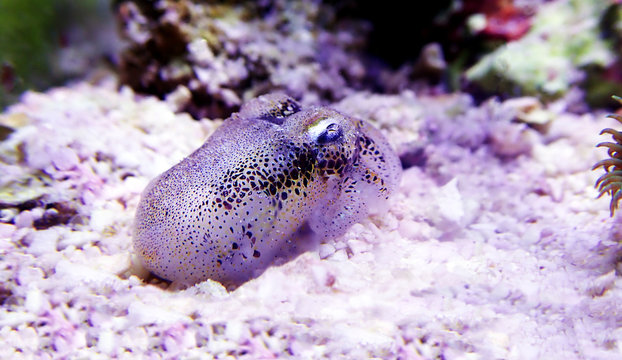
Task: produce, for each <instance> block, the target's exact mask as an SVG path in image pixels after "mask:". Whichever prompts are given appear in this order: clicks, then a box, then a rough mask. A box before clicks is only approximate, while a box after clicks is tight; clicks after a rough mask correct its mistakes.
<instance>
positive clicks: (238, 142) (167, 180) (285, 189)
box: [134, 94, 401, 285]
mask: <svg viewBox="0 0 622 360" xmlns="http://www.w3.org/2000/svg"><path fill="white" fill-rule="evenodd" d="M400 175H401V166H400V163H399V159H398V158H397V156H396V155H395V153H394V152H393V150H392V149H391V148H390V146H389V144H388V143H387V141H386V139H385V138H384V137H383V136H382V134H381V133H380V132H379V131H378V130H376V129H375V128H373V127H372V126H371V125H369V124H368V123H366V122H364V121H361V120H357V119H354V118H351V117H349V116H346V115H343V114H341V113H339V112H337V111H335V110H332V109H330V108H324V107H313V108H310V109H304V110H303V109H301V108H300V106H299V104H297V103H296V102H295V101H294V100H293V99H291V98H289V97H287V96H285V95H281V94H270V95H264V96H261V97H259V98H257V99H254V100H252V101H250V102H249V103H247V104H246V105H245V106H243V107H242V109H241V111H240V112H239V113H237V114H233V115H232V116H231V117H230V118H229V119H227V120H225V122H224V123H223V125H222V126H221V127H220V128H219V129H218V130H217V131H215V132H214V134H213V135H212V136H211V137H210V138H209V139H208V140H207V141H206V142H205V144H203V146H201V147H200V148H199V149H197V150H196V151H195V152H194V153H192V154H191V155H190V156H188V157H187V158H186V159H184V160H183V161H181V162H180V163H179V164H177V165H175V166H173V167H172V168H171V169H169V170H168V171H166V172H165V173H163V174H162V175H160V176H158V177H157V178H156V179H154V180H153V181H151V183H150V184H149V185H148V186H147V188H146V189H145V191H144V192H143V194H142V198H141V201H140V203H139V206H138V210H137V212H136V221H135V229H134V249H135V251H136V253H137V254H138V256H139V257H140V259H141V260H142V262H143V264H144V265H145V266H146V267H147V268H148V269H149V270H150V271H152V272H153V273H155V274H156V275H158V276H160V277H163V278H165V279H168V280H173V281H178V282H182V283H187V284H192V283H196V282H200V281H203V280H206V279H208V278H209V279H213V280H216V281H220V282H222V283H224V284H232V285H239V284H241V283H243V282H245V281H247V280H249V279H251V278H253V277H255V276H258V275H259V274H261V272H263V271H264V270H265V268H266V267H268V266H269V265H270V264H273V263H274V262H275V260H277V259H281V258H287V257H288V256H290V255H291V254H292V253H293V252H295V251H292V248H294V247H296V240H297V239H296V234H300V233H301V231H300V230H301V229H306V230H307V232H308V230H309V229H310V230H311V231H312V232H313V233H314V234H316V235H317V236H318V238H319V239H323V238H327V237H333V236H339V235H341V234H343V233H344V232H345V231H346V230H347V229H348V228H349V227H350V226H351V225H352V224H354V223H356V222H357V221H359V220H361V219H362V218H363V217H365V216H366V215H367V212H368V207H369V206H370V205H372V204H374V202H376V200H384V199H386V198H387V197H388V196H389V193H390V192H391V190H392V189H395V187H396V186H397V183H398V181H399V178H400Z"/></svg>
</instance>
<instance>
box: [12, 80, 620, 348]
mask: <svg viewBox="0 0 622 360" xmlns="http://www.w3.org/2000/svg"><path fill="white" fill-rule="evenodd" d="M334 106H335V107H336V108H337V109H340V110H341V111H344V112H348V113H350V114H352V115H356V116H361V117H365V118H366V119H369V120H370V121H372V122H374V124H375V125H376V126H378V127H379V128H380V129H381V130H382V131H383V132H384V133H385V134H387V136H388V137H389V139H390V140H391V142H392V144H393V146H394V147H395V148H396V149H397V150H398V152H399V153H400V155H401V156H402V160H403V162H404V164H405V165H406V166H408V168H407V169H405V172H404V176H403V179H402V184H401V188H400V190H399V191H398V192H397V193H396V194H395V195H394V196H393V198H392V199H391V200H390V204H389V205H390V206H389V209H388V210H387V211H385V212H383V213H381V214H376V215H373V216H370V217H369V218H368V219H366V220H365V221H363V222H362V223H360V224H357V225H355V226H354V227H352V228H351V229H350V231H349V232H348V233H347V234H346V235H344V236H343V237H341V238H338V239H334V240H333V241H329V242H327V243H325V244H323V245H321V247H320V248H319V249H318V251H313V252H307V253H305V254H303V255H302V256H300V257H298V258H296V259H295V260H293V261H291V262H289V263H286V264H284V265H282V266H278V267H272V268H269V269H268V270H267V271H266V272H265V273H264V274H263V275H261V276H260V277H258V278H257V279H254V280H252V281H249V282H248V283H246V284H244V285H242V286H241V287H239V288H238V289H236V290H234V291H231V292H228V291H227V290H226V289H225V288H223V287H222V286H221V285H220V284H218V283H216V282H212V281H207V282H204V283H201V284H198V285H196V286H194V287H191V288H187V289H180V288H177V287H176V286H175V284H172V285H170V284H168V283H165V282H162V281H160V280H157V279H154V278H151V277H149V276H148V274H147V273H146V272H145V271H144V269H141V267H140V266H139V265H137V264H136V263H135V262H134V261H133V255H132V245H131V224H132V221H133V216H134V211H135V208H136V205H137V203H138V200H139V196H140V192H141V191H142V190H143V188H144V187H145V186H146V184H147V183H148V181H149V180H150V179H152V178H153V177H155V176H156V175H157V174H159V173H160V172H162V171H164V170H166V169H167V168H168V167H170V166H172V165H173V164H175V163H176V162H178V161H179V160H181V159H182V158H183V157H184V156H186V155H188V154H189V153H190V152H191V151H193V150H194V149H195V148H197V147H198V146H200V145H201V144H202V143H203V141H204V140H205V138H206V137H207V136H208V135H209V134H210V133H211V132H212V131H214V129H215V128H216V127H217V126H218V125H219V124H220V122H219V121H211V120H207V119H205V120H201V121H194V120H192V119H191V118H190V116H188V115H183V114H177V113H175V111H174V110H175V108H176V107H175V104H174V99H170V100H169V101H168V102H167V101H160V100H157V99H155V98H152V97H142V96H138V95H136V94H134V93H133V92H132V91H131V90H129V89H128V88H122V89H121V90H117V88H116V83H115V81H113V80H110V81H103V82H102V83H100V84H98V85H90V84H87V83H78V84H75V85H72V86H69V87H63V88H57V89H53V90H50V91H48V92H47V93H44V94H42V93H27V94H25V95H24V96H23V97H22V100H21V101H20V102H19V103H17V104H15V105H13V106H12V107H10V108H9V109H8V110H7V111H6V112H5V113H4V114H2V115H1V116H0V124H1V125H2V126H1V127H0V130H2V131H1V132H0V135H1V136H0V139H2V140H1V141H0V204H1V207H2V210H1V213H0V215H1V216H0V219H1V221H2V222H1V223H0V300H1V302H2V306H1V307H0V358H3V359H9V358H11V359H19V358H24V359H31V358H37V359H46V358H50V359H51V358H61V357H68V358H89V359H108V358H111V357H116V358H119V359H129V358H143V359H158V358H165V359H168V358H197V359H199V358H200V359H203V358H207V359H209V358H219V359H224V358H231V359H233V358H240V359H258V358H265V359H268V358H296V359H320V358H344V359H346V358H347V359H363V358H383V359H395V358H399V359H433V358H439V359H440V358H442V359H538V358H539V359H619V358H620V353H621V352H622V310H621V309H622V303H621V302H622V300H621V295H622V286H621V281H620V275H619V274H620V270H622V269H621V266H620V265H619V264H620V257H621V256H622V247H621V245H620V242H619V239H620V236H621V235H620V234H621V230H620V225H619V224H620V221H622V219H621V218H620V217H615V218H610V217H609V206H608V199H606V198H602V199H598V200H597V199H595V197H596V195H597V192H596V191H595V189H594V188H593V184H594V182H595V180H596V178H597V177H598V176H599V173H598V172H593V171H591V170H590V168H591V166H592V164H594V163H595V162H597V161H598V160H599V159H602V158H604V157H605V156H606V155H605V150H603V149H595V148H594V145H595V144H597V143H598V142H600V141H604V140H606V139H603V138H602V137H600V136H599V135H598V133H599V131H600V130H601V129H602V128H605V127H610V126H615V125H616V124H615V121H614V120H611V119H607V118H605V117H604V116H602V115H603V114H588V115H575V114H571V113H566V112H565V104H564V101H563V100H560V101H558V102H556V103H553V104H551V105H549V106H546V107H545V106H542V105H540V104H539V103H538V102H537V100H535V99H532V98H522V99H513V100H508V101H505V102H500V101H497V100H494V99H491V100H489V101H487V102H485V103H483V104H481V105H475V104H474V103H473V101H472V99H471V98H470V97H469V96H468V95H465V94H452V95H444V96H438V97H434V98H432V97H418V96H416V95H414V94H413V93H412V92H408V91H405V92H402V93H400V94H397V95H391V96H387V95H371V94H368V93H353V94H351V95H349V96H347V97H346V98H345V99H343V100H342V101H341V102H339V103H337V104H334Z"/></svg>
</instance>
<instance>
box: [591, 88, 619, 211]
mask: <svg viewBox="0 0 622 360" xmlns="http://www.w3.org/2000/svg"><path fill="white" fill-rule="evenodd" d="M613 98H614V99H615V100H616V101H617V102H619V103H620V104H622V98H620V97H618V96H613ZM607 117H610V118H612V119H616V120H618V121H619V122H620V123H622V115H618V114H610V115H607ZM600 134H601V135H603V134H609V135H611V136H612V137H613V140H614V141H615V142H602V143H600V144H598V145H596V147H605V148H607V154H608V155H609V157H610V158H609V159H605V160H601V161H599V162H597V163H596V165H594V167H593V168H592V170H595V169H598V168H599V167H602V168H603V169H605V174H603V175H602V176H601V177H599V178H598V180H596V184H595V187H596V188H597V189H598V192H599V194H598V197H601V196H603V195H604V194H606V193H608V194H609V195H611V203H610V205H609V210H610V212H611V216H613V214H614V212H615V210H616V209H617V208H618V203H619V202H620V200H622V132H620V131H617V130H614V129H611V128H607V129H603V131H601V132H600Z"/></svg>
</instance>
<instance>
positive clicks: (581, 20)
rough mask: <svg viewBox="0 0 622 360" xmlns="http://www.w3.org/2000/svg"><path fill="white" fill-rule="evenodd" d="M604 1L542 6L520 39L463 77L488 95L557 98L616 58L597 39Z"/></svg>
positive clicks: (564, 1)
mask: <svg viewBox="0 0 622 360" xmlns="http://www.w3.org/2000/svg"><path fill="white" fill-rule="evenodd" d="M609 3H610V2H609V1H607V0H597V1H576V0H561V1H554V2H550V3H548V4H545V5H543V6H542V7H541V8H540V9H539V11H538V13H537V14H536V15H535V16H534V18H533V21H532V27H531V29H530V30H529V32H528V33H527V34H526V35H525V36H523V37H522V38H520V39H518V40H516V41H512V42H509V43H507V45H505V46H503V47H500V48H498V49H497V50H495V51H494V52H492V53H490V54H488V55H486V56H484V57H483V58H482V59H481V60H480V61H479V62H478V63H477V64H475V65H474V66H472V67H471V68H470V69H468V71H467V72H466V77H467V79H468V80H469V81H471V82H472V83H474V84H477V85H478V86H479V87H480V88H481V89H484V90H485V91H488V92H490V93H497V94H499V93H501V94H505V95H541V96H544V97H546V98H554V97H559V96H561V95H563V94H564V93H566V92H567V91H568V90H569V89H570V88H571V87H572V86H573V85H577V84H579V82H580V81H581V80H583V79H584V77H585V72H584V71H583V68H585V67H586V66H588V65H590V66H600V67H606V66H608V65H610V64H611V63H612V62H613V61H614V53H613V51H612V50H611V49H610V47H609V46H608V45H607V43H606V41H605V40H604V39H603V38H602V37H601V34H600V28H599V23H598V21H597V20H596V19H599V18H601V17H602V16H603V14H604V13H605V11H606V9H607V7H608V6H609Z"/></svg>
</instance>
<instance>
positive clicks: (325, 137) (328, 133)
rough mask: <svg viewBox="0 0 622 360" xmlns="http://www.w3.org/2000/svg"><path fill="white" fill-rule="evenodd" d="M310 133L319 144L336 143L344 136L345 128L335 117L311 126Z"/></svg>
mask: <svg viewBox="0 0 622 360" xmlns="http://www.w3.org/2000/svg"><path fill="white" fill-rule="evenodd" d="M309 134H310V135H311V139H313V140H314V141H315V142H316V143H317V144H319V145H325V144H329V143H334V142H336V141H338V140H340V139H341V138H342V137H343V130H342V129H341V127H340V126H339V124H337V123H335V122H334V120H333V119H323V120H320V121H318V122H317V124H315V125H313V126H311V127H310V128H309Z"/></svg>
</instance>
